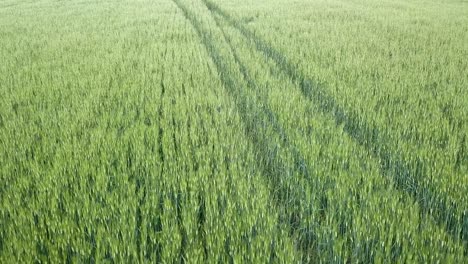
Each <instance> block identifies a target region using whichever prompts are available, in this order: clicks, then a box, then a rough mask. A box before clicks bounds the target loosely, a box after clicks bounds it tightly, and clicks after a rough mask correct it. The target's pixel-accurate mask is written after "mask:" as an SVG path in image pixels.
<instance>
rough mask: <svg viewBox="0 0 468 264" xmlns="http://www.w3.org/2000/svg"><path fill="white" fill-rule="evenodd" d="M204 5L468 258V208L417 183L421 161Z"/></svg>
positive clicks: (253, 36)
mask: <svg viewBox="0 0 468 264" xmlns="http://www.w3.org/2000/svg"><path fill="white" fill-rule="evenodd" d="M203 2H204V3H205V5H206V6H207V8H208V9H209V10H210V11H211V12H215V13H217V14H218V15H220V16H221V17H223V19H225V20H226V21H227V23H228V24H230V25H231V26H233V27H234V28H236V29H237V30H239V32H240V33H241V34H242V35H243V36H244V37H245V38H246V39H248V40H250V41H252V42H253V43H254V45H255V47H256V49H257V50H258V51H259V52H261V53H262V54H264V56H265V57H267V58H269V59H272V60H273V61H274V62H275V63H276V65H277V66H278V68H279V69H280V70H281V71H282V72H284V73H285V74H286V75H287V76H288V77H289V78H290V79H291V80H292V81H293V83H297V84H298V86H299V88H300V90H301V92H302V94H303V95H304V97H306V98H308V99H309V100H311V101H313V102H314V103H316V104H317V105H318V106H319V108H320V109H321V111H322V112H323V113H325V114H331V115H332V116H333V118H334V119H335V122H336V123H337V124H344V127H343V130H344V131H345V132H346V133H347V134H348V135H349V136H350V138H352V139H353V140H355V141H356V142H357V143H358V144H359V145H361V146H363V147H365V148H366V149H367V150H368V151H369V152H370V153H371V154H373V155H374V157H376V158H377V159H378V160H379V164H380V170H381V173H382V175H388V176H391V177H392V178H393V180H394V182H395V186H396V187H397V188H398V189H400V190H402V191H404V192H407V193H409V194H410V195H411V196H412V197H413V198H414V199H415V200H416V201H418V203H419V206H420V208H421V210H422V211H423V212H424V213H425V214H426V215H430V216H432V217H433V218H434V219H435V220H436V222H437V223H438V224H439V225H441V226H442V227H444V228H445V229H446V231H447V232H448V233H449V234H450V235H451V236H452V237H453V238H454V239H455V240H460V241H462V243H464V247H465V255H467V254H468V211H467V208H463V207H462V205H458V204H456V203H455V202H453V201H449V200H448V199H447V197H441V195H439V194H437V192H435V191H434V188H431V187H426V186H424V185H423V184H422V183H421V182H420V181H419V180H418V178H420V177H422V174H423V171H422V169H421V168H422V162H417V164H415V167H416V169H412V168H411V167H410V166H409V165H408V164H406V163H405V162H404V161H403V160H402V158H401V157H400V156H399V155H398V154H397V153H393V152H391V151H390V150H389V148H388V144H387V143H386V142H389V139H388V137H387V136H385V135H384V131H382V130H380V129H379V128H377V127H375V126H374V125H371V124H369V123H366V122H365V121H364V120H362V119H361V118H359V116H358V115H356V114H354V113H352V112H349V111H345V109H344V108H343V107H341V106H340V105H339V104H338V103H337V102H336V100H335V99H334V98H333V97H332V96H331V95H329V94H328V93H327V92H326V91H325V89H324V88H323V87H320V85H319V84H318V83H317V82H315V81H313V80H312V79H310V78H308V77H306V75H305V74H303V73H302V72H301V70H299V69H298V67H296V66H294V64H292V63H291V62H290V61H289V60H288V58H286V57H285V56H284V55H283V54H281V53H280V52H279V51H277V50H276V49H274V48H273V47H272V46H271V45H270V44H269V43H267V42H266V41H264V40H262V39H261V38H259V37H258V36H257V35H256V34H255V33H253V32H252V31H250V30H249V29H248V28H246V27H245V26H244V25H242V24H241V23H240V22H238V21H237V20H236V19H235V18H233V17H232V16H231V15H230V14H229V13H227V12H226V11H224V10H222V9H221V8H220V7H219V6H217V5H216V4H215V3H213V2H211V1H209V0H203ZM431 205H432V206H431ZM434 205H435V207H436V209H437V210H431V209H434V208H433V207H434ZM461 209H462V210H463V213H461V215H457V214H458V213H457V212H459V211H461ZM430 212H431V213H430Z"/></svg>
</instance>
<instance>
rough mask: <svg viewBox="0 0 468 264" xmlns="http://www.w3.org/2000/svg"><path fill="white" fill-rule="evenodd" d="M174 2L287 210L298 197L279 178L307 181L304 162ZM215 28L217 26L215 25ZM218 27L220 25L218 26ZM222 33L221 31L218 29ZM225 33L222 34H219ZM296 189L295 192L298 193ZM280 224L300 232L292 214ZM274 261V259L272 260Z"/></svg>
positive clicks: (243, 71) (273, 118)
mask: <svg viewBox="0 0 468 264" xmlns="http://www.w3.org/2000/svg"><path fill="white" fill-rule="evenodd" d="M173 1H174V3H175V4H176V5H177V6H178V7H179V8H180V10H181V11H182V12H183V14H184V16H185V17H186V19H187V20H188V21H189V22H190V23H191V24H192V26H193V27H194V29H195V31H196V32H197V34H198V36H199V37H200V39H201V41H202V43H203V45H204V46H205V48H206V50H207V53H208V55H209V56H210V58H211V60H212V61H213V63H214V65H215V66H216V69H217V71H218V73H219V78H220V80H221V82H222V84H223V86H224V87H225V89H226V91H227V92H228V94H229V96H231V97H232V98H233V100H234V102H235V104H236V108H237V109H238V111H239V113H240V115H241V118H242V120H243V122H244V125H245V131H244V132H245V134H246V135H247V137H248V138H249V139H250V140H251V143H252V144H253V145H254V146H255V150H256V151H255V152H256V154H257V155H258V156H259V157H261V159H260V160H261V161H260V162H259V163H260V164H259V165H260V168H261V169H262V172H263V174H264V176H266V177H267V178H268V180H269V181H270V183H271V186H279V187H278V188H279V189H278V190H276V191H277V192H275V193H274V199H275V202H276V206H278V207H287V205H288V203H289V202H290V199H291V198H292V199H299V198H298V197H288V196H289V195H290V192H289V191H288V189H289V188H290V187H291V186H285V185H284V184H283V185H282V184H281V177H284V176H285V175H294V174H298V175H300V176H301V177H304V178H310V175H309V170H308V168H307V165H306V162H305V159H304V158H303V156H302V155H301V154H300V152H299V151H298V150H297V148H296V147H295V146H294V145H293V144H292V143H291V142H290V140H289V139H288V137H287V135H286V133H285V132H284V129H283V128H282V126H281V124H280V123H279V122H278V121H277V117H276V115H275V114H274V112H273V111H272V110H271V109H270V108H269V107H268V106H267V105H266V104H265V105H263V106H262V107H258V105H256V104H255V103H252V101H251V100H249V98H248V97H247V95H245V94H244V93H243V92H242V88H239V87H237V86H236V80H235V79H234V77H232V76H231V74H229V70H228V68H227V66H226V64H225V62H224V61H225V60H224V59H223V57H222V56H221V55H220V52H219V50H218V49H217V47H216V46H215V45H214V44H213V42H212V40H211V37H209V36H210V35H209V34H208V33H206V32H205V31H204V29H203V26H202V25H201V23H200V22H199V21H198V20H197V19H196V18H195V15H194V14H193V13H192V12H191V11H190V10H189V9H188V8H187V7H186V6H184V5H183V4H182V3H181V2H180V1H179V0H173ZM217 26H218V25H217ZM218 27H219V26H218ZM221 31H222V30H221ZM222 33H223V34H224V32H222ZM225 40H226V42H227V43H228V44H229V46H230V49H231V51H232V54H233V56H234V60H235V63H236V65H237V66H239V70H240V72H241V74H242V77H243V78H244V79H245V81H246V83H247V86H248V87H247V88H248V89H251V90H255V89H256V84H255V82H254V80H253V79H252V78H251V77H250V75H249V74H248V71H247V68H246V67H245V65H243V64H242V62H241V61H240V60H239V57H238V56H237V55H236V53H235V51H233V50H232V49H233V47H232V45H231V44H230V42H229V41H228V40H227V39H225ZM265 126H268V127H270V128H271V129H272V131H273V132H274V134H275V136H277V138H279V139H280V143H281V144H282V145H283V147H284V148H286V149H287V151H288V152H289V153H290V154H291V155H292V156H293V158H294V160H295V162H294V164H293V165H292V166H289V165H287V164H285V163H284V162H283V160H282V159H281V158H280V155H279V150H278V149H277V146H276V144H275V143H274V142H271V141H270V140H269V138H268V136H267V135H266V134H265V132H264V131H263V127H265ZM299 189H300V188H299V186H298V190H299ZM279 221H280V224H281V225H283V226H285V227H288V228H290V230H288V231H289V233H290V235H293V234H296V233H297V232H299V230H298V228H297V226H298V223H296V222H297V221H298V220H297V219H295V217H294V214H291V215H290V216H289V217H287V219H283V218H281V217H280V219H279ZM302 242H304V243H307V245H306V246H304V245H301V248H298V250H301V253H303V254H304V253H306V252H308V251H310V250H313V248H311V246H312V245H313V242H315V241H302ZM273 258H274V257H273Z"/></svg>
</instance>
